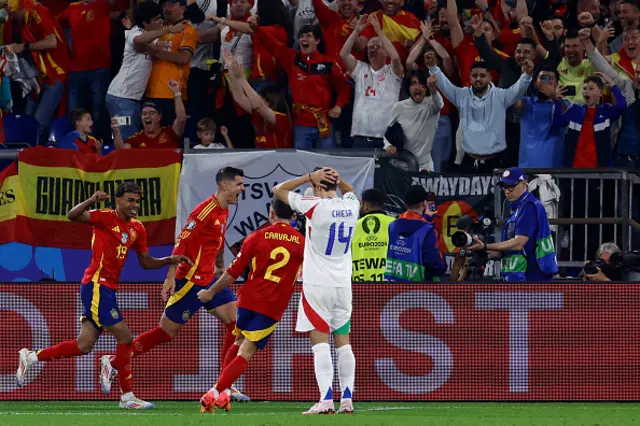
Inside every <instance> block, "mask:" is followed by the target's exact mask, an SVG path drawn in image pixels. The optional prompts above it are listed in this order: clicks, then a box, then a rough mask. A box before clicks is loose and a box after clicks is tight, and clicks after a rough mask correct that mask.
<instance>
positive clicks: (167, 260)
mask: <svg viewBox="0 0 640 426" xmlns="http://www.w3.org/2000/svg"><path fill="white" fill-rule="evenodd" d="M138 262H140V266H142V269H160V268H162V267H163V266H165V265H179V264H180V263H186V264H187V265H189V266H193V262H192V261H191V259H189V258H188V257H187V256H183V255H181V254H174V255H171V256H167V257H160V258H157V257H153V256H151V255H150V254H149V252H148V251H147V252H144V253H138Z"/></svg>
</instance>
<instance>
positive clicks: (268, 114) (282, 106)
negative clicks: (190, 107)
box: [225, 54, 293, 149]
mask: <svg viewBox="0 0 640 426" xmlns="http://www.w3.org/2000/svg"><path fill="white" fill-rule="evenodd" d="M225 63H226V64H227V66H228V67H229V76H230V77H231V85H232V86H233V87H234V90H233V91H232V92H231V93H232V94H233V100H234V101H235V102H236V103H237V104H238V105H240V107H242V108H243V109H244V110H245V111H246V112H248V113H250V114H252V117H251V118H252V122H253V125H254V127H255V129H256V141H255V142H256V148H265V149H275V148H292V147H293V143H292V140H291V136H292V134H293V131H292V128H291V118H290V117H289V114H288V108H287V103H286V101H285V99H284V96H283V95H282V93H280V92H279V90H278V88H277V87H275V86H266V87H265V88H264V89H263V91H262V94H263V95H264V96H265V98H266V99H265V98H263V97H261V96H260V95H259V94H258V93H256V91H255V90H253V88H252V87H251V85H250V84H249V82H248V81H247V79H246V78H245V75H244V72H243V71H242V68H241V67H240V66H239V65H238V62H237V61H236V60H235V58H234V57H233V56H231V55H229V54H227V55H226V57H225Z"/></svg>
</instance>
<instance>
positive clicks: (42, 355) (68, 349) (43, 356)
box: [37, 340, 84, 361]
mask: <svg viewBox="0 0 640 426" xmlns="http://www.w3.org/2000/svg"><path fill="white" fill-rule="evenodd" d="M80 355H84V353H83V352H82V351H81V350H80V348H79V347H78V342H77V341H75V340H67V341H65V342H62V343H58V344H57V345H55V346H49V347H48V348H46V349H43V350H41V351H39V352H38V353H37V357H38V361H50V360H52V359H59V358H69V357H72V356H80Z"/></svg>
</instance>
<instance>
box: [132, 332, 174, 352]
mask: <svg viewBox="0 0 640 426" xmlns="http://www.w3.org/2000/svg"><path fill="white" fill-rule="evenodd" d="M171 340H173V337H171V336H169V334H167V332H166V331H164V330H163V329H162V327H156V328H154V329H151V330H149V331H145V332H144V333H142V334H141V335H139V336H138V337H136V338H135V340H134V341H133V344H132V346H131V349H132V356H133V357H134V358H135V357H137V356H140V355H142V354H144V353H147V352H149V351H150V350H151V349H153V348H155V347H156V346H158V345H161V344H163V343H167V342H170V341H171Z"/></svg>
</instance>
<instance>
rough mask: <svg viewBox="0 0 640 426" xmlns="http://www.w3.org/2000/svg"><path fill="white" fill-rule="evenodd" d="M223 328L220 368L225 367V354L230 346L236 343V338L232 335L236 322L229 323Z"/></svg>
mask: <svg viewBox="0 0 640 426" xmlns="http://www.w3.org/2000/svg"><path fill="white" fill-rule="evenodd" d="M225 328H226V331H225V333H224V341H223V343H222V352H221V354H220V361H222V362H221V363H220V364H221V365H222V368H224V366H225V365H227V363H226V362H225V361H226V357H227V352H228V351H229V349H231V347H232V346H235V345H234V343H235V341H236V336H234V335H233V330H235V329H236V322H235V321H233V322H230V323H229V324H227V325H226V326H225ZM236 353H237V352H236Z"/></svg>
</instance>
